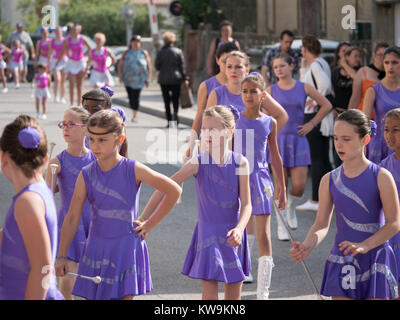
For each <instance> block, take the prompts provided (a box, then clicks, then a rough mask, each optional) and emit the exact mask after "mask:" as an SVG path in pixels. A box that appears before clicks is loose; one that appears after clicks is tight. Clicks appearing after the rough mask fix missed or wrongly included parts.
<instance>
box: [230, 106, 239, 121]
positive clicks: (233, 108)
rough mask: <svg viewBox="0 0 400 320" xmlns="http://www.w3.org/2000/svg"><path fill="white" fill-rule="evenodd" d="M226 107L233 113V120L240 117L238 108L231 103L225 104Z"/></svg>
mask: <svg viewBox="0 0 400 320" xmlns="http://www.w3.org/2000/svg"><path fill="white" fill-rule="evenodd" d="M227 108H229V110H231V112H232V113H233V116H234V117H235V121H238V120H239V118H240V112H239V110H238V109H237V108H236V107H235V106H233V105H229V106H227Z"/></svg>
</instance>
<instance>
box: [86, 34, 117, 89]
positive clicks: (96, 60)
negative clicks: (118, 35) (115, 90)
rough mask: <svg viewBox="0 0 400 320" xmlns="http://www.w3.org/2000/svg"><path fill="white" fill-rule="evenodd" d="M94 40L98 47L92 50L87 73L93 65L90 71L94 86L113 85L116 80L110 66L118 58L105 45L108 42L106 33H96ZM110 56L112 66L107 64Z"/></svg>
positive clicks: (91, 81) (91, 82)
mask: <svg viewBox="0 0 400 320" xmlns="http://www.w3.org/2000/svg"><path fill="white" fill-rule="evenodd" d="M94 41H95V42H96V48H94V49H92V50H91V51H90V54H89V60H88V62H87V66H86V73H87V71H88V69H89V68H90V67H91V66H92V67H93V69H92V71H91V73H90V84H91V85H92V87H93V88H101V87H103V86H111V87H112V86H113V85H114V80H113V77H112V75H111V73H110V71H109V70H108V68H110V67H111V66H113V65H114V64H115V63H116V62H117V58H115V56H114V54H113V53H112V52H111V50H110V49H108V48H106V47H105V46H104V45H105V43H106V36H105V35H104V33H96V34H95V35H94ZM108 57H110V58H111V65H110V66H107V58H108Z"/></svg>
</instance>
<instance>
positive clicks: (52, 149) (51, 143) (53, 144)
mask: <svg viewBox="0 0 400 320" xmlns="http://www.w3.org/2000/svg"><path fill="white" fill-rule="evenodd" d="M55 146H56V144H55V143H54V142H50V155H49V159H50V160H51V156H52V155H53V151H54V147H55Z"/></svg>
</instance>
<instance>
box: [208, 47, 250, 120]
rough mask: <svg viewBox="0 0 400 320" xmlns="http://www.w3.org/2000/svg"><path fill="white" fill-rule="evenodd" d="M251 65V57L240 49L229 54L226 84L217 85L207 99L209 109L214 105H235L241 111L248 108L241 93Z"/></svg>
mask: <svg viewBox="0 0 400 320" xmlns="http://www.w3.org/2000/svg"><path fill="white" fill-rule="evenodd" d="M249 67H250V61H249V57H248V56H247V55H246V54H245V53H243V52H240V51H233V52H231V53H229V54H228V56H227V57H226V60H225V73H226V78H227V81H226V84H224V85H222V86H219V87H216V88H215V89H214V90H213V91H212V92H211V93H210V95H209V97H208V99H207V106H206V109H208V108H209V107H211V106H214V105H222V106H229V105H233V106H234V107H235V108H236V109H238V110H239V111H240V112H242V111H244V109H246V106H245V105H244V103H243V100H242V96H241V94H240V92H241V91H240V85H241V83H242V81H243V79H244V78H245V77H246V76H247V75H248V73H249V70H250V69H249Z"/></svg>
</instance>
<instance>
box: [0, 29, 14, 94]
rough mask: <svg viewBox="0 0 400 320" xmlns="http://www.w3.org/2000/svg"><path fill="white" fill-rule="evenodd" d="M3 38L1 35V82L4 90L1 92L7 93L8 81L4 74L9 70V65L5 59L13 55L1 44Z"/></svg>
mask: <svg viewBox="0 0 400 320" xmlns="http://www.w3.org/2000/svg"><path fill="white" fill-rule="evenodd" d="M1 38H2V36H1V34H0V77H1V82H2V83H3V89H2V90H1V92H2V93H7V92H8V88H7V79H6V75H5V74H4V70H5V69H6V68H7V64H6V63H5V61H4V59H5V58H6V57H7V56H9V55H10V54H11V50H10V49H8V48H7V47H6V46H5V45H3V44H2V43H1Z"/></svg>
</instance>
